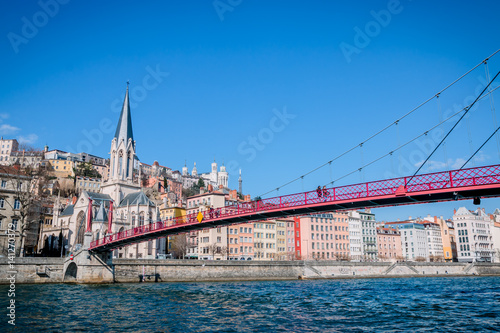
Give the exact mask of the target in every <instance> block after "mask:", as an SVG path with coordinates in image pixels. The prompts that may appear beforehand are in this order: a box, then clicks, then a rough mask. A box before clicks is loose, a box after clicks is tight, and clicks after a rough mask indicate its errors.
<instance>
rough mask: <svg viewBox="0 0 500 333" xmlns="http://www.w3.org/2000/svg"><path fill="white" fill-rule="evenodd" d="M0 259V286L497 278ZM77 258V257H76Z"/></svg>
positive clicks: (438, 271)
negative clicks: (446, 277) (444, 277)
mask: <svg viewBox="0 0 500 333" xmlns="http://www.w3.org/2000/svg"><path fill="white" fill-rule="evenodd" d="M82 258H83V259H81V260H75V261H70V260H69V259H68V258H16V259H15V262H14V263H12V262H9V261H8V260H6V258H0V284H10V283H12V280H15V283H20V284H22V283H62V282H73V283H75V282H76V283H113V282H116V283H127V282H140V281H144V282H180V281H183V282H194V281H248V280H291V279H293V280H295V279H336V278H370V277H376V278H380V277H423V276H465V275H478V276H483V275H498V276H500V264H490V263H428V262H401V263H394V264H393V263H385V262H374V263H366V262H361V263H359V262H335V261H271V262H269V261H241V262H240V261H198V260H141V259H114V260H113V262H112V263H109V262H108V263H107V264H106V263H104V262H103V261H102V260H96V259H95V258H94V259H93V260H90V259H88V260H89V262H86V261H85V260H87V258H89V257H88V256H83V255H82ZM75 259H76V258H75Z"/></svg>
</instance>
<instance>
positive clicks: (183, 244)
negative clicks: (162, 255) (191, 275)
mask: <svg viewBox="0 0 500 333" xmlns="http://www.w3.org/2000/svg"><path fill="white" fill-rule="evenodd" d="M187 248H188V242H187V237H186V234H180V235H176V236H173V237H172V250H173V251H174V253H175V256H176V257H177V258H182V259H184V257H185V256H186V252H187Z"/></svg>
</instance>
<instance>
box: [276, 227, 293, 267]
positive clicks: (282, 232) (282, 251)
mask: <svg viewBox="0 0 500 333" xmlns="http://www.w3.org/2000/svg"><path fill="white" fill-rule="evenodd" d="M290 221H292V222H293V219H292V220H290V219H277V220H276V260H288V259H289V255H288V251H287V246H286V245H287V244H286V243H287V237H286V230H287V223H288V222H290Z"/></svg>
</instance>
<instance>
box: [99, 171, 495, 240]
mask: <svg viewBox="0 0 500 333" xmlns="http://www.w3.org/2000/svg"><path fill="white" fill-rule="evenodd" d="M498 183H500V165H492V166H485V167H479V168H469V169H461V170H453V171H443V172H436V173H430V174H423V175H417V176H414V177H400V178H393V179H386V180H379V181H373V182H367V183H360V184H353V185H346V186H339V187H329V188H327V189H326V190H325V191H323V190H322V191H321V192H318V191H316V190H313V191H308V192H303V193H295V194H288V195H283V196H279V197H273V198H267V199H261V200H257V201H251V202H242V203H237V204H235V205H231V206H225V207H220V208H215V209H210V210H207V211H204V212H202V214H203V220H202V222H201V223H204V222H205V223H206V222H210V221H213V220H220V219H224V218H230V217H234V216H243V215H251V214H255V213H258V212H263V211H269V210H274V209H286V208H293V207H299V206H304V205H314V204H323V203H325V202H326V203H332V202H336V201H346V200H355V199H362V198H370V197H380V196H387V195H395V194H396V193H397V191H398V189H400V188H403V190H404V192H403V193H406V194H410V193H414V192H421V191H429V190H439V189H447V188H448V189H451V188H459V187H468V186H475V185H487V184H498ZM197 215H198V213H193V214H187V215H185V216H180V217H175V218H171V219H168V220H164V221H159V222H155V223H150V224H146V225H142V226H137V227H134V228H131V229H128V230H125V231H122V232H118V233H115V234H112V235H108V236H105V237H104V238H101V239H98V240H95V241H93V242H92V243H91V248H94V247H98V246H102V245H105V244H108V243H113V242H115V241H118V240H121V239H125V238H130V237H133V236H137V235H143V234H145V233H149V232H152V231H157V230H164V229H169V228H176V227H179V226H181V225H188V224H198V223H200V222H199V221H198V220H197Z"/></svg>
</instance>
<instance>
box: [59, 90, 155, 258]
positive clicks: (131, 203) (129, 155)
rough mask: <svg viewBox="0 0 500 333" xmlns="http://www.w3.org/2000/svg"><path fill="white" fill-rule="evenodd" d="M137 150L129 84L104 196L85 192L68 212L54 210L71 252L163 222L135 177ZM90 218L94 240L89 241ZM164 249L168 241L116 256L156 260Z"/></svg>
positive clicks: (146, 244) (125, 249)
mask: <svg viewBox="0 0 500 333" xmlns="http://www.w3.org/2000/svg"><path fill="white" fill-rule="evenodd" d="M135 149H136V145H135V141H134V135H133V131H132V117H131V114H130V103H129V92H128V84H127V91H126V93H125V100H124V101H123V107H122V110H121V114H120V118H119V120H118V125H117V127H116V132H115V135H114V137H113V139H112V141H111V150H110V152H109V154H110V165H109V177H108V179H107V180H106V181H105V182H104V183H103V184H102V185H101V190H100V193H92V192H87V191H82V193H81V194H80V196H79V197H78V198H77V199H76V200H75V199H74V200H73V202H71V203H69V204H68V205H67V206H66V207H65V208H64V209H57V205H56V206H55V207H54V208H55V209H54V218H53V226H54V227H56V228H60V230H62V233H63V237H64V239H65V243H66V244H67V251H70V252H74V251H77V250H79V249H80V248H82V247H84V246H88V244H86V242H87V241H94V240H96V239H99V238H102V237H104V236H105V235H108V234H113V233H116V232H121V231H124V230H127V229H131V228H134V227H138V226H141V225H144V224H148V223H152V222H156V221H159V219H160V213H159V209H158V207H157V205H156V204H155V203H154V202H153V201H151V200H150V199H149V198H148V197H147V196H146V195H145V194H144V192H142V190H141V186H140V175H139V176H138V175H135V177H134V162H135V160H136V159H137V158H136V150H135ZM59 207H60V205H59ZM89 219H90V229H91V230H90V232H91V233H92V239H91V240H86V239H85V238H86V237H85V233H87V234H88V232H87V225H88V223H89ZM109 219H111V220H112V221H111V226H112V227H111V228H112V230H108V225H109V224H108V222H109ZM87 238H88V236H87ZM84 243H85V244H84ZM164 246H165V244H164V242H160V241H159V240H150V241H146V242H142V243H140V244H134V245H130V246H127V247H123V248H120V249H116V250H115V251H114V252H113V257H115V258H155V256H156V254H157V253H165V249H164Z"/></svg>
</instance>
